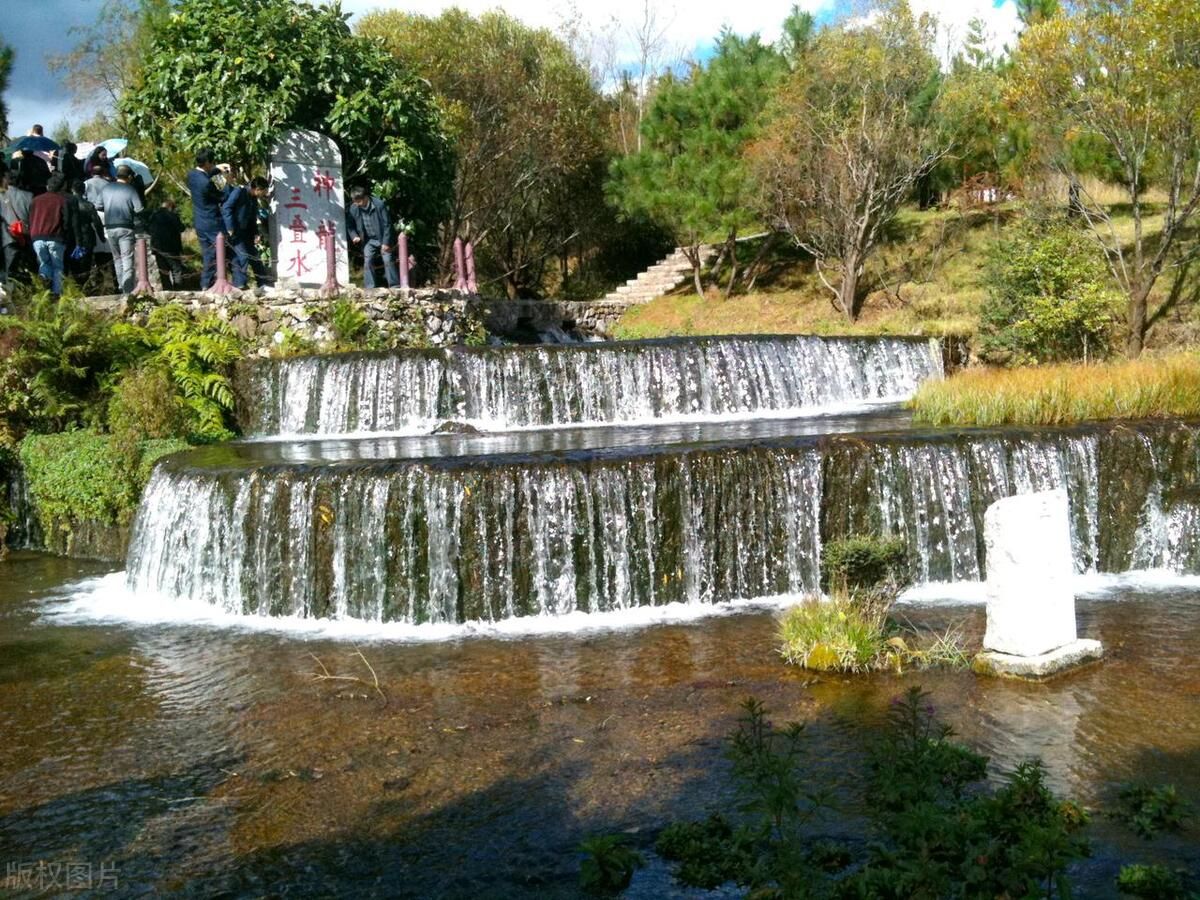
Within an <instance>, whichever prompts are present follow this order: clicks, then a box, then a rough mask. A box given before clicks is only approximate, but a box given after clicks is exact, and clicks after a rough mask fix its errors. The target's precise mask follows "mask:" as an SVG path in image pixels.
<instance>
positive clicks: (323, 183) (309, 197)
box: [270, 131, 350, 288]
mask: <svg viewBox="0 0 1200 900" xmlns="http://www.w3.org/2000/svg"><path fill="white" fill-rule="evenodd" d="M270 172H271V250H272V254H273V257H274V259H275V274H276V279H277V284H278V285H279V286H280V287H290V288H296V287H321V286H322V285H324V284H325V268H326V249H325V248H326V241H330V240H332V241H333V242H334V247H335V248H336V251H337V282H338V284H339V285H341V286H342V287H346V286H347V285H349V283H350V257H349V253H348V251H347V245H346V199H345V192H344V190H343V184H342V154H341V152H340V151H339V150H338V148H337V144H336V143H334V141H333V139H332V138H329V137H326V136H325V135H323V134H318V133H317V132H315V131H285V132H284V133H283V134H281V135H280V136H279V139H278V141H276V143H275V145H274V146H273V147H272V148H271V161H270Z"/></svg>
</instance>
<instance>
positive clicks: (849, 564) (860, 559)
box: [821, 535, 908, 592]
mask: <svg viewBox="0 0 1200 900" xmlns="http://www.w3.org/2000/svg"><path fill="white" fill-rule="evenodd" d="M907 582H908V548H907V546H906V545H905V543H904V540H903V539H902V538H899V537H888V538H885V537H875V536H873V535H855V536H852V537H848V538H843V539H841V540H836V541H830V542H829V543H827V544H826V545H825V546H824V547H822V548H821V587H822V588H823V589H824V590H827V591H828V590H830V589H831V588H832V587H844V588H845V589H846V590H848V591H850V592H857V591H860V590H867V591H872V590H878V589H894V590H895V591H896V592H898V591H899V589H900V588H901V587H903V586H904V585H905V584H907Z"/></svg>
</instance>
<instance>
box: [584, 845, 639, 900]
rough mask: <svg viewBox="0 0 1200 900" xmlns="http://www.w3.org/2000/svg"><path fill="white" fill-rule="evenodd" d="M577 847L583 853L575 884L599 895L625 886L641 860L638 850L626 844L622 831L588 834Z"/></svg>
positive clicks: (614, 892) (605, 894)
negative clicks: (617, 832)
mask: <svg viewBox="0 0 1200 900" xmlns="http://www.w3.org/2000/svg"><path fill="white" fill-rule="evenodd" d="M579 849H580V850H582V851H583V853H584V858H583V862H582V864H581V865H580V870H579V886H580V887H581V888H583V890H584V891H585V892H587V893H589V894H596V895H598V896H601V897H607V896H612V895H614V894H618V893H620V892H621V891H623V890H625V888H627V887H629V882H630V881H631V880H633V873H634V871H635V870H636V869H638V868H640V867H641V866H642V864H643V863H644V862H645V860H643V858H642V855H641V854H640V853H638V852H637V851H636V850H634V849H633V848H632V847H629V846H628V845H627V839H626V837H625V835H623V834H604V835H598V836H596V837H592V838H588V839H587V840H586V841H583V842H582V843H581V844H580V845H579Z"/></svg>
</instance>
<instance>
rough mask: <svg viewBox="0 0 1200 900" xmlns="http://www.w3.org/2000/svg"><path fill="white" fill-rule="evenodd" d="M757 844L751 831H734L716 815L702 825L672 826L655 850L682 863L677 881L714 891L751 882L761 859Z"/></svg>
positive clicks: (667, 828)
mask: <svg viewBox="0 0 1200 900" xmlns="http://www.w3.org/2000/svg"><path fill="white" fill-rule="evenodd" d="M756 843H757V838H755V836H754V835H753V834H752V833H751V831H750V830H749V829H745V828H739V829H734V827H733V826H732V825H730V824H729V822H728V821H727V820H726V819H725V818H724V817H723V816H721V815H720V814H717V813H714V814H713V815H711V816H709V817H708V818H707V819H705V820H704V821H702V822H672V823H671V824H670V825H668V826H667V827H666V828H664V829H663V831H662V833H661V834H660V835H659V836H658V840H657V841H656V842H655V844H654V849H655V852H657V853H658V855H659V856H661V857H663V858H664V859H669V860H671V861H672V862H677V863H679V867H678V868H677V869H676V870H675V877H676V878H677V879H678V880H679V881H681V882H682V883H683V884H687V885H691V886H692V887H698V888H705V889H706V890H712V889H713V888H715V887H718V886H719V885H722V884H724V883H725V882H727V881H736V882H738V883H740V884H745V883H747V882H749V880H750V878H751V874H750V873H751V872H752V870H753V868H754V865H755V863H756V862H757V858H758V851H757V848H756V846H755V845H756Z"/></svg>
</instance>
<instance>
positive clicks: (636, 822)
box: [0, 553, 1200, 897]
mask: <svg viewBox="0 0 1200 900" xmlns="http://www.w3.org/2000/svg"><path fill="white" fill-rule="evenodd" d="M107 571H108V570H107V569H106V568H105V567H103V566H98V565H94V564H86V563H80V562H70V561H65V560H61V559H56V558H52V557H49V556H44V555H39V554H32V553H18V554H15V555H14V556H13V557H12V558H11V559H10V560H9V561H8V562H6V563H3V564H0V733H2V734H3V735H4V752H3V753H2V754H0V859H2V860H4V861H5V862H6V864H16V865H19V864H27V865H28V866H30V867H32V866H35V865H36V864H37V863H38V862H39V861H40V862H43V863H45V864H52V863H67V862H76V863H82V864H86V865H88V866H90V867H91V868H90V870H89V871H90V872H91V876H92V878H93V879H98V878H99V876H100V874H101V872H103V874H104V876H105V877H106V878H109V879H111V878H113V877H115V878H116V879H117V883H118V885H119V892H120V893H122V894H124V895H130V896H147V895H163V894H170V895H175V894H178V895H191V896H214V895H221V896H234V897H258V896H314V895H317V896H334V895H337V896H381V897H382V896H388V897H395V896H403V897H409V896H411V897H569V896H575V895H576V887H575V885H576V873H577V869H578V855H577V853H576V845H577V844H578V842H579V840H580V839H581V838H583V837H585V836H587V835H589V834H591V833H594V832H598V831H610V830H616V829H622V830H628V831H632V832H634V833H635V835H636V836H637V838H636V839H637V840H639V841H641V842H642V843H644V844H646V845H649V844H650V843H651V842H652V835H653V833H654V831H655V830H656V829H658V828H660V827H662V826H663V825H664V824H665V823H667V822H668V821H671V820H673V819H678V818H684V817H690V816H702V815H704V814H705V813H706V811H707V810H709V809H710V808H712V807H713V806H714V805H719V804H722V803H728V800H729V782H728V777H727V770H726V766H725V763H724V761H723V757H722V747H723V741H724V739H725V736H726V735H727V734H728V733H729V731H730V730H731V728H732V727H733V726H734V724H735V722H736V718H737V714H738V704H739V702H740V701H741V699H742V698H744V697H746V696H750V695H753V696H756V697H759V698H760V699H762V700H763V701H764V702H765V703H766V704H767V705H768V708H769V709H770V711H771V713H772V715H773V716H774V717H775V718H776V719H777V720H789V719H799V720H801V721H805V722H807V723H809V729H808V735H809V742H810V746H811V755H810V761H809V765H811V766H812V769H813V772H814V777H817V778H820V779H822V780H825V781H832V782H833V783H835V784H837V785H838V790H837V797H838V801H839V809H838V812H837V814H836V815H833V816H832V817H831V818H830V819H829V820H828V821H826V822H825V823H823V824H822V826H821V827H822V828H823V829H825V830H826V831H827V832H829V833H831V834H846V833H848V834H851V835H852V834H854V833H855V829H856V825H857V821H858V819H857V813H858V806H857V802H858V801H857V799H856V798H857V786H856V785H857V783H858V782H857V775H856V772H857V766H858V764H859V762H860V760H861V746H862V742H863V739H864V736H865V735H866V734H867V733H868V732H869V731H870V730H871V729H872V728H874V727H875V726H876V724H877V723H878V721H879V718H880V716H881V714H882V713H883V711H884V710H885V709H886V706H887V704H888V702H889V701H890V699H891V698H892V697H894V696H896V695H898V694H900V693H902V692H903V691H904V690H905V689H906V688H907V687H909V686H910V685H914V684H920V685H922V686H924V687H925V688H926V689H928V690H929V691H931V692H932V695H933V696H932V702H933V703H934V704H935V706H936V707H937V709H938V714H939V715H940V716H941V717H942V718H944V719H945V720H946V721H948V722H949V723H950V724H952V725H953V726H954V727H955V728H956V730H958V731H959V732H960V734H961V736H962V739H963V740H965V741H966V742H967V743H969V744H970V745H971V746H973V747H976V748H977V749H979V750H981V751H983V752H985V753H987V754H989V755H990V756H991V757H992V760H993V765H994V768H995V769H996V770H997V771H1001V772H1002V771H1004V770H1007V769H1011V768H1012V767H1013V766H1014V765H1015V764H1016V763H1017V762H1019V761H1020V760H1022V759H1024V758H1026V757H1028V756H1034V755H1036V756H1040V757H1041V758H1042V759H1044V760H1045V762H1046V763H1047V765H1048V766H1049V771H1050V775H1051V780H1052V783H1053V785H1054V787H1055V788H1056V789H1057V790H1060V791H1062V792H1065V793H1068V794H1070V795H1071V796H1073V797H1075V798H1077V799H1079V800H1080V801H1082V802H1084V803H1086V804H1088V805H1091V806H1102V805H1105V804H1107V803H1108V801H1109V800H1110V799H1111V798H1112V795H1113V793H1114V792H1115V790H1116V788H1117V786H1118V785H1120V784H1121V783H1124V782H1126V781H1129V780H1131V779H1134V778H1139V779H1146V780H1150V781H1156V782H1157V781H1169V782H1172V783H1174V784H1176V785H1177V786H1178V787H1179V789H1180V791H1181V793H1182V794H1183V796H1184V798H1185V799H1187V800H1189V801H1190V802H1192V803H1193V804H1196V805H1200V661H1198V658H1197V654H1196V649H1197V647H1200V584H1196V582H1195V581H1194V580H1192V581H1191V582H1189V581H1188V579H1186V578H1184V579H1180V578H1177V577H1166V576H1163V577H1162V578H1159V579H1151V578H1148V577H1147V576H1137V575H1134V576H1122V577H1120V578H1112V577H1109V578H1097V577H1095V576H1093V577H1091V578H1090V579H1085V580H1084V581H1082V582H1081V587H1080V590H1081V591H1084V592H1085V595H1084V597H1083V599H1081V600H1080V605H1079V623H1080V632H1081V634H1083V635H1085V636H1089V637H1098V638H1100V639H1102V640H1103V641H1104V643H1105V645H1106V647H1107V649H1108V654H1109V655H1108V658H1107V659H1106V660H1105V661H1104V663H1103V664H1101V665H1098V666H1094V667H1092V668H1089V669H1085V670H1083V671H1080V672H1077V673H1075V674H1072V675H1069V676H1067V677H1064V678H1061V679H1058V680H1056V681H1053V682H1051V683H1049V684H1023V683H1010V682H1004V681H994V680H979V679H977V678H976V677H975V676H974V675H971V674H969V673H962V672H936V673H931V672H923V673H907V674H904V675H900V676H896V675H877V676H871V677H862V678H858V677H832V678H814V677H812V676H810V675H806V674H804V673H801V672H798V671H795V670H792V669H789V668H787V667H785V666H784V665H783V664H782V663H781V662H780V660H779V658H778V656H777V655H776V653H775V650H774V634H773V632H774V627H775V626H774V622H775V619H774V615H775V614H774V613H772V612H770V611H746V612H741V613H736V614H735V613H725V614H720V613H718V614H716V615H713V616H711V617H708V618H703V619H699V620H697V621H693V622H681V623H664V624H658V625H652V626H648V627H639V628H609V629H603V630H588V631H584V632H582V633H576V634H554V635H526V636H523V637H521V638H519V639H505V638H503V637H494V636H493V637H486V636H485V637H471V638H463V639H459V640H452V641H438V642H415V643H414V642H396V641H383V640H374V641H371V640H363V641H361V642H359V643H352V642H351V641H349V640H332V639H329V638H327V637H320V636H314V635H304V634H297V633H289V632H287V631H286V630H281V631H278V632H263V631H251V630H248V629H244V628H234V627H228V626H222V627H207V626H197V625H195V624H192V625H178V624H130V623H128V622H116V621H106V620H105V619H104V617H103V616H102V615H97V614H95V613H94V612H92V613H89V614H81V613H80V611H79V608H78V607H77V605H76V604H75V603H74V602H73V600H72V598H74V597H76V596H77V595H79V594H80V593H87V590H89V588H86V587H85V588H83V589H81V588H80V587H78V585H79V584H80V583H81V582H82V583H83V584H84V585H85V586H86V585H90V584H93V583H94V582H91V581H89V580H88V579H93V578H95V577H97V576H101V575H104V574H105V573H106V572H107ZM904 614H905V615H906V616H907V617H909V618H910V619H912V620H913V621H914V622H915V623H917V624H926V625H930V626H937V627H940V626H943V625H945V624H947V623H949V622H954V621H960V620H961V621H963V622H964V623H965V628H966V630H967V632H968V633H969V634H972V635H976V636H977V635H978V634H979V632H980V631H981V629H982V614H981V609H980V608H979V607H978V606H961V605H945V604H943V605H938V606H909V607H907V608H906V609H905V611H904ZM359 652H361V654H362V655H361V656H359V655H358V653H359ZM326 674H328V675H331V676H339V677H338V678H318V677H317V676H319V675H326ZM342 676H345V678H346V679H356V680H341V677H342ZM376 679H377V680H378V686H379V690H376V688H375V682H376ZM1093 834H1094V837H1095V838H1096V840H1097V853H1096V855H1095V856H1094V857H1093V859H1092V860H1090V861H1089V862H1087V863H1086V864H1085V865H1084V866H1083V867H1082V868H1081V869H1080V870H1079V872H1078V873H1077V876H1078V877H1079V879H1080V883H1081V884H1082V885H1083V887H1084V890H1083V891H1081V892H1080V895H1082V896H1109V895H1112V893H1113V892H1112V890H1111V884H1112V878H1113V877H1114V876H1115V873H1116V870H1117V868H1118V866H1119V863H1120V862H1123V861H1129V860H1131V859H1139V860H1153V859H1159V860H1160V861H1170V862H1172V863H1175V864H1179V865H1183V866H1188V867H1190V868H1191V869H1192V870H1193V871H1194V872H1195V871H1197V870H1198V868H1200V851H1198V850H1197V847H1196V844H1195V836H1196V833H1195V831H1192V832H1191V833H1190V834H1184V835H1183V836H1181V837H1173V838H1166V839H1160V840H1158V841H1156V842H1155V843H1153V844H1143V843H1141V842H1139V841H1138V839H1136V838H1133V837H1131V836H1130V835H1129V834H1128V833H1127V832H1126V831H1125V829H1124V827H1123V826H1120V825H1118V824H1116V823H1114V822H1111V821H1108V820H1107V819H1105V818H1104V817H1103V816H1100V815H1098V816H1097V817H1096V821H1095V824H1094V825H1093ZM101 866H105V867H106V868H104V869H103V870H102V869H101ZM8 871H9V873H10V875H11V873H12V872H14V871H17V872H20V871H26V872H35V871H36V870H35V869H33V868H28V869H26V870H19V869H16V870H14V869H12V868H9V870H8ZM49 871H50V870H49V869H47V870H45V872H47V873H48V872H49ZM76 871H77V873H79V872H81V871H82V870H76ZM30 877H31V879H32V881H31V883H33V884H36V883H37V875H36V874H34V875H31V876H30ZM43 877H44V879H45V884H50V878H51V876H50V875H49V874H44V875H43ZM80 877H82V876H80ZM111 883H112V882H111V880H110V881H107V882H105V884H106V886H108V885H111ZM95 884H97V885H98V884H99V882H98V881H96V882H95ZM14 885H15V882H9V883H8V886H9V887H10V888H11V887H13V886H14ZM14 893H17V894H20V893H21V892H20V891H14ZM31 893H37V892H36V891H35V892H31ZM45 893H47V894H53V893H55V891H53V890H49V891H46V892H45ZM631 895H632V896H640V897H658V896H671V895H673V894H672V889H671V888H670V887H669V882H667V881H666V880H665V876H664V874H663V871H662V869H661V867H659V868H657V869H656V868H655V867H651V869H650V870H648V871H646V872H643V873H640V874H639V876H638V879H637V880H636V881H635V883H634V886H633V889H632V891H631ZM680 895H682V894H680Z"/></svg>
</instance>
